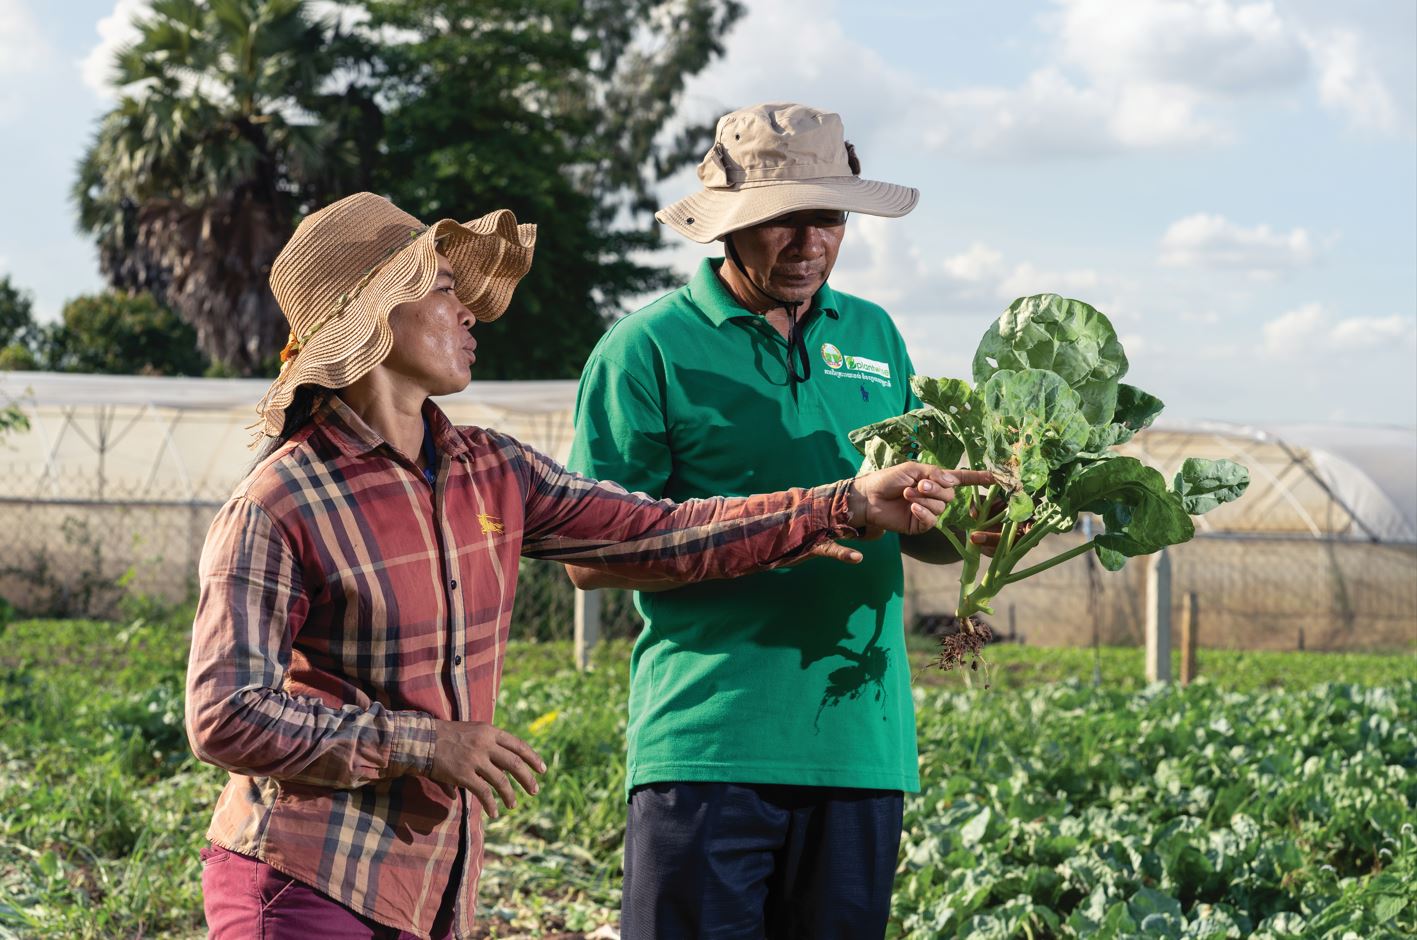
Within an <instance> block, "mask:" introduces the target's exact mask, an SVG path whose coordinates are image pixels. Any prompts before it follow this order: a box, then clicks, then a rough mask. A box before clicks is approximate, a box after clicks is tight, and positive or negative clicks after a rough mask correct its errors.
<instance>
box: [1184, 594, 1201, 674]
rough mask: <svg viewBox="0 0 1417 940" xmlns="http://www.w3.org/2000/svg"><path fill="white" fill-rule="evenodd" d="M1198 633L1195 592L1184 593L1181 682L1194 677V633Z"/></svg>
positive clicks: (1198, 613)
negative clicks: (1184, 609)
mask: <svg viewBox="0 0 1417 940" xmlns="http://www.w3.org/2000/svg"><path fill="white" fill-rule="evenodd" d="M1198 633H1200V604H1199V602H1198V601H1197V599H1196V592H1195V591H1191V592H1190V593H1189V594H1187V595H1186V613H1185V616H1184V617H1182V619H1181V684H1182V685H1190V684H1191V680H1192V679H1194V678H1195V677H1196V635H1197V634H1198Z"/></svg>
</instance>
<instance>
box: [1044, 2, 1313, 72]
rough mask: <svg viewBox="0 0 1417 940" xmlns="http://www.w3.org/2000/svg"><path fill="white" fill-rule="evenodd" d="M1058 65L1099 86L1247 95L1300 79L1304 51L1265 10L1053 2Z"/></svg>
mask: <svg viewBox="0 0 1417 940" xmlns="http://www.w3.org/2000/svg"><path fill="white" fill-rule="evenodd" d="M1060 5H1061V7H1062V11H1061V16H1060V26H1059V36H1060V38H1061V40H1062V57H1063V59H1064V60H1065V61H1067V62H1068V63H1070V64H1071V65H1073V66H1075V67H1076V68H1078V69H1080V70H1082V71H1083V72H1086V73H1087V74H1089V75H1092V76H1094V77H1095V78H1096V79H1097V80H1098V81H1099V83H1102V82H1112V83H1117V84H1127V83H1136V82H1147V83H1155V84H1159V85H1178V86H1186V87H1189V88H1195V89H1207V90H1210V91H1213V92H1216V93H1219V94H1247V93H1250V92H1254V91H1259V90H1265V89H1269V88H1275V87H1284V86H1289V85H1292V84H1294V83H1295V82H1296V81H1298V80H1300V79H1302V77H1303V76H1304V73H1305V70H1306V66H1307V64H1306V62H1305V55H1304V48H1303V46H1302V44H1301V43H1300V42H1299V40H1298V37H1297V36H1296V35H1295V33H1294V31H1293V29H1292V28H1291V27H1290V25H1289V24H1287V23H1286V22H1284V20H1283V19H1282V18H1281V17H1280V15H1279V13H1278V11H1277V10H1276V9H1275V6H1274V4H1273V3H1268V2H1264V3H1232V2H1228V0H1127V2H1126V3H1117V2H1115V0H1060Z"/></svg>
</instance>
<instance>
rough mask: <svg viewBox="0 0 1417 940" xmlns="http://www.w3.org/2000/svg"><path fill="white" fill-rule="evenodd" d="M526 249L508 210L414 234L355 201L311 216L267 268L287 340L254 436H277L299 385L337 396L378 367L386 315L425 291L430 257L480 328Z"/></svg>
mask: <svg viewBox="0 0 1417 940" xmlns="http://www.w3.org/2000/svg"><path fill="white" fill-rule="evenodd" d="M535 244H536V226H535V225H518V224H517V219H516V216H514V215H513V214H512V213H511V211H510V210H508V209H498V210H496V211H495V212H489V213H488V214H487V215H484V216H483V217H482V218H480V219H476V220H474V221H472V222H466V223H459V222H456V221H454V220H453V219H443V220H442V221H439V222H435V223H433V224H432V225H424V224H423V223H422V222H420V221H419V220H418V219H416V218H414V217H413V216H411V215H409V214H408V213H407V212H404V211H403V210H402V209H400V208H398V207H397V206H395V205H394V204H393V203H391V202H390V201H389V200H387V199H385V198H384V197H382V196H377V195H375V194H374V193H355V194H354V195H352V196H346V197H345V198H343V199H341V200H339V201H338V202H336V203H332V204H331V205H328V206H326V207H325V208H323V209H320V210H319V211H318V212H314V213H311V214H310V215H309V216H307V217H306V218H305V220H304V221H302V222H301V223H300V225H298V226H297V227H296V229H295V234H294V235H292V236H291V237H290V241H289V242H287V243H286V245H285V247H284V248H282V249H281V252H280V254H279V255H277V256H276V260H275V263H274V264H273V265H272V266H271V290H272V292H273V293H274V294H275V297H276V301H277V302H278V303H279V304H280V309H281V310H282V311H283V312H284V313H285V317H286V319H287V320H289V321H290V341H289V342H288V343H287V344H286V346H285V349H283V350H282V351H281V370H280V375H279V376H278V377H277V378H276V380H275V382H273V383H272V384H271V387H270V388H269V389H268V390H267V391H266V394H265V397H264V398H262V399H261V402H260V404H259V405H257V406H256V410H257V411H258V412H259V413H260V415H261V419H262V420H261V422H260V423H259V426H260V427H261V430H262V431H263V432H264V433H265V434H268V435H270V436H272V437H274V436H276V435H278V434H280V430H281V425H282V423H283V422H284V420H285V409H286V406H287V405H289V404H290V400H291V398H292V397H293V396H294V394H295V390H296V388H298V387H299V386H301V385H307V384H315V385H323V386H325V387H326V388H344V387H345V386H347V385H349V384H351V383H353V382H354V381H356V380H357V379H359V378H360V377H361V376H363V375H364V374H365V373H367V372H368V371H369V370H370V369H372V368H374V366H376V365H378V364H379V363H380V362H382V361H383V359H384V357H385V356H387V355H388V354H389V349H390V348H391V347H392V345H393V333H392V332H391V331H390V329H389V313H390V312H391V311H392V310H393V309H394V307H396V306H398V305H399V304H401V303H406V302H408V301H411V300H418V299H420V298H422V297H424V296H426V295H427V294H428V292H429V291H430V290H432V289H433V282H434V281H435V280H436V279H437V276H438V258H437V255H438V253H439V252H441V253H442V254H443V255H444V256H445V257H446V258H447V259H448V262H449V263H450V264H451V265H452V267H453V277H454V281H455V288H456V291H457V296H458V299H459V300H461V301H462V302H463V303H464V304H466V305H467V307H468V309H469V310H471V311H472V313H473V315H474V316H475V317H477V319H478V320H481V321H483V322H488V321H491V320H495V319H497V318H498V317H500V316H501V315H502V313H503V312H504V311H505V310H506V309H507V303H508V301H510V300H511V298H512V289H513V288H515V287H516V286H517V282H518V281H519V280H521V278H522V276H523V275H524V274H526V272H527V270H528V269H529V268H530V267H531V254H532V247H533V246H534V245H535Z"/></svg>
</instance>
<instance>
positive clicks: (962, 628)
mask: <svg viewBox="0 0 1417 940" xmlns="http://www.w3.org/2000/svg"><path fill="white" fill-rule="evenodd" d="M993 638H994V631H992V630H990V629H989V625H988V624H987V623H985V622H984V621H982V620H978V619H976V618H974V617H965V618H964V619H963V620H961V621H960V623H959V629H958V630H957V631H956V632H954V633H946V634H944V635H943V636H941V637H940V654H939V656H937V657H936V659H935V661H934V663H932V664H931V665H933V666H935V667H937V668H939V669H943V670H945V671H946V672H948V671H949V670H951V669H954V668H955V667H959V668H960V669H963V668H964V667H965V665H966V664H968V666H969V668H970V669H972V670H974V671H975V672H978V671H979V667H980V666H981V665H982V666H983V667H984V688H986V689H987V688H989V661H988V660H986V659H985V658H984V655H983V650H984V646H985V644H986V643H988V642H989V641H990V640H992V639H993Z"/></svg>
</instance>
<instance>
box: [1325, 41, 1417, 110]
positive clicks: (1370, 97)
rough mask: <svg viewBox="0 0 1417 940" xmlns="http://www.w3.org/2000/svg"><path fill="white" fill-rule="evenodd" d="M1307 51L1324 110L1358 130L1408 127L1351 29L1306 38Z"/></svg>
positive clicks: (1384, 83) (1360, 42)
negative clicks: (1336, 113) (1345, 118)
mask: <svg viewBox="0 0 1417 940" xmlns="http://www.w3.org/2000/svg"><path fill="white" fill-rule="evenodd" d="M1308 45H1309V49H1310V51H1311V53H1312V55H1313V57H1314V62H1315V65H1316V66H1317V68H1318V73H1319V75H1318V91H1319V100H1320V101H1321V102H1322V103H1323V105H1324V106H1325V107H1327V108H1331V109H1333V110H1335V111H1339V112H1342V113H1345V114H1347V115H1348V117H1349V119H1350V120H1352V122H1353V123H1354V124H1356V125H1358V126H1359V127H1368V128H1373V129H1375V130H1380V131H1396V130H1400V129H1403V127H1404V125H1407V126H1409V127H1410V125H1411V117H1410V116H1408V117H1406V118H1404V117H1403V115H1402V113H1401V110H1400V109H1399V107H1398V104H1397V101H1396V99H1395V98H1394V96H1393V94H1392V92H1391V91H1390V90H1389V89H1388V85H1387V83H1386V82H1385V81H1384V79H1383V77H1382V75H1381V74H1380V73H1379V71H1378V69H1377V68H1376V67H1375V65H1374V64H1373V61H1372V59H1371V58H1370V56H1369V55H1368V54H1367V50H1366V49H1365V48H1364V46H1365V43H1364V41H1363V39H1362V37H1360V36H1359V35H1358V34H1357V33H1356V32H1354V31H1352V30H1336V31H1333V32H1330V33H1328V34H1326V35H1322V36H1316V37H1309V39H1308Z"/></svg>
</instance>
